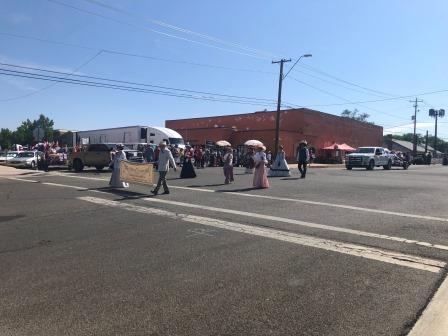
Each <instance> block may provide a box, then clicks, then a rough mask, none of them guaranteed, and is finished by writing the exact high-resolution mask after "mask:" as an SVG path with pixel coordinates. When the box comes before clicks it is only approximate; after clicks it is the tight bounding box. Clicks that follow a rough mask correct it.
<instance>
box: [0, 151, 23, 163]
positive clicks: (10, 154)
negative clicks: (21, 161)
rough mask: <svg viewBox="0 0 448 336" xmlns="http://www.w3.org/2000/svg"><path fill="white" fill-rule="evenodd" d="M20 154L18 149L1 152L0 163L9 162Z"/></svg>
mask: <svg viewBox="0 0 448 336" xmlns="http://www.w3.org/2000/svg"><path fill="white" fill-rule="evenodd" d="M17 154H19V152H17V151H9V152H0V164H5V163H8V162H9V161H10V160H11V159H13V158H15V157H16V156H17Z"/></svg>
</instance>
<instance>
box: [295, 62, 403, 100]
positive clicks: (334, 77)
mask: <svg viewBox="0 0 448 336" xmlns="http://www.w3.org/2000/svg"><path fill="white" fill-rule="evenodd" d="M299 66H300V67H302V68H305V69H307V70H310V71H313V72H317V73H320V74H322V75H324V76H327V77H330V78H333V79H334V80H337V81H339V82H342V83H345V84H348V85H352V86H355V87H358V88H360V89H363V90H366V91H370V92H373V93H376V94H380V95H382V96H396V95H395V94H392V93H387V92H382V91H378V90H374V89H370V88H368V87H365V86H362V85H359V84H356V83H354V82H350V81H347V80H345V79H341V78H338V77H336V76H334V75H331V74H329V73H327V72H325V71H322V70H319V69H317V68H315V67H312V66H311V65H308V64H299Z"/></svg>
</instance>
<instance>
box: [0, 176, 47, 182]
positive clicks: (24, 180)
mask: <svg viewBox="0 0 448 336" xmlns="http://www.w3.org/2000/svg"><path fill="white" fill-rule="evenodd" d="M3 178H5V179H7V180H15V181H22V182H29V183H39V181H35V180H27V179H23V178H19V177H3Z"/></svg>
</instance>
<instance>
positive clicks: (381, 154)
mask: <svg viewBox="0 0 448 336" xmlns="http://www.w3.org/2000/svg"><path fill="white" fill-rule="evenodd" d="M345 166H346V168H347V169H348V170H351V169H352V168H353V167H360V168H366V169H367V170H372V169H374V168H375V167H381V166H383V168H384V169H390V168H391V167H392V157H391V154H390V152H389V150H388V149H386V148H382V147H359V148H358V149H357V150H356V152H354V153H351V154H349V155H347V160H346V162H345Z"/></svg>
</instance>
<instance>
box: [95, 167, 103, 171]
mask: <svg viewBox="0 0 448 336" xmlns="http://www.w3.org/2000/svg"><path fill="white" fill-rule="evenodd" d="M95 168H96V170H103V168H104V166H95Z"/></svg>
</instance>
